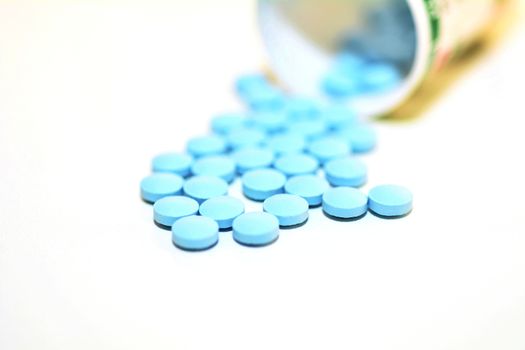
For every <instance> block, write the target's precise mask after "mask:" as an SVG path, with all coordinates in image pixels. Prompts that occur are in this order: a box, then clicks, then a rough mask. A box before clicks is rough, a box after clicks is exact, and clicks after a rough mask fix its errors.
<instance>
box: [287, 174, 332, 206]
mask: <svg viewBox="0 0 525 350" xmlns="http://www.w3.org/2000/svg"><path fill="white" fill-rule="evenodd" d="M329 187H330V186H329V185H328V182H327V181H326V180H325V179H323V178H320V177H319V176H316V175H300V176H294V177H292V178H290V179H288V181H286V184H285V185H284V191H285V192H286V193H289V194H295V195H297V196H300V197H302V198H304V199H305V200H306V201H307V202H308V204H309V205H310V206H311V207H316V206H319V205H321V203H322V201H323V194H324V193H325V192H326V191H327V190H328V188H329Z"/></svg>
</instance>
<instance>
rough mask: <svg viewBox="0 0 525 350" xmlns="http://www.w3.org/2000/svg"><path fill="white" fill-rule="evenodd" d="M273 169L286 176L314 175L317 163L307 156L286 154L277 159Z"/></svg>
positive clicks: (317, 166)
mask: <svg viewBox="0 0 525 350" xmlns="http://www.w3.org/2000/svg"><path fill="white" fill-rule="evenodd" d="M274 167H275V169H277V170H279V171H281V172H282V173H283V174H285V175H286V176H296V175H305V174H313V173H315V172H316V171H317V169H319V162H318V161H317V159H315V158H314V157H312V156H309V155H307V154H300V153H298V154H286V155H283V156H281V157H279V158H277V160H276V161H275V163H274Z"/></svg>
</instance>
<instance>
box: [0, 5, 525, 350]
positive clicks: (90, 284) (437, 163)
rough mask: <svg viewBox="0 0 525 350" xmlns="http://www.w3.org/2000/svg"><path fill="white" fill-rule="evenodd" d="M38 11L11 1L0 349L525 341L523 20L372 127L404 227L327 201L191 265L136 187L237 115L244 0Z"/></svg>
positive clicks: (1, 36) (252, 54)
mask: <svg viewBox="0 0 525 350" xmlns="http://www.w3.org/2000/svg"><path fill="white" fill-rule="evenodd" d="M37 3H38V2H37V1H34V2H30V3H27V2H1V3H0V166H1V169H2V171H1V175H0V348H2V349H9V350H10V349H36V348H38V349H145V348H149V349H210V348H213V349H215V348H217V349H218V348H229V349H273V348H286V349H303V348H306V347H310V348H317V349H321V348H323V349H337V348H341V349H350V348H353V349H360V350H364V349H381V350H385V349H403V350H409V349H418V350H420V349H425V350H431V349H462V350H464V349H476V350H483V349H491V350H492V349H505V350H511V349H516V350H518V349H520V350H522V349H524V348H525V331H524V330H525V277H524V276H525V254H524V252H525V237H524V233H525V220H524V209H525V205H524V202H525V190H524V185H523V181H524V179H525V171H524V166H523V159H524V158H523V150H524V149H525V137H523V130H524V128H523V127H524V123H523V118H524V114H523V113H524V112H523V111H524V107H523V103H524V101H523V81H524V80H525V70H524V69H523V62H525V36H524V35H523V34H524V33H525V28H524V26H523V25H521V27H520V28H518V29H517V30H516V31H515V32H514V33H513V34H511V35H510V36H509V37H508V38H507V40H506V41H505V42H503V43H502V45H501V47H500V48H499V49H497V50H495V51H493V52H492V53H491V54H490V55H489V56H487V57H486V58H484V59H483V60H482V62H480V64H479V65H477V66H476V67H475V68H474V69H473V70H472V71H471V72H470V73H469V74H467V75H465V77H463V78H462V79H460V80H459V81H458V82H457V83H456V84H455V85H454V86H452V88H451V89H449V90H448V91H447V93H446V94H445V95H444V96H443V97H442V98H441V99H440V100H439V101H437V102H436V103H435V104H434V105H433V106H432V108H431V109H430V110H429V111H428V112H427V113H426V114H425V115H423V116H421V118H419V119H417V120H416V121H414V122H411V123H405V124H398V125H395V124H394V125H392V124H383V125H378V131H379V136H380V142H381V144H380V147H379V149H378V151H377V152H376V153H375V154H373V155H371V156H369V157H366V161H367V163H368V165H369V167H370V175H371V176H370V182H369V183H370V185H373V184H379V183H382V182H394V183H400V184H405V185H407V186H408V187H410V188H411V189H412V190H413V192H414V195H415V209H414V211H413V213H412V214H411V215H410V216H409V217H407V218H405V219H403V220H396V221H385V220H381V219H378V218H376V217H374V216H371V215H368V216H366V217H365V218H364V219H362V220H360V221H357V222H353V223H341V222H335V221H331V220H328V219H327V218H325V217H323V216H322V214H321V213H320V211H319V210H315V211H313V212H312V215H311V218H310V220H309V222H308V224H307V225H306V226H304V227H302V228H300V229H297V230H292V231H283V232H282V235H281V238H280V239H279V241H278V242H276V244H274V245H272V246H270V247H267V248H265V249H249V248H246V247H242V246H239V245H237V244H236V243H234V242H233V241H232V239H231V236H230V234H229V233H222V234H221V241H220V243H219V244H218V246H217V247H215V248H214V249H213V250H211V251H209V252H205V253H200V254H190V253H185V252H182V251H180V250H178V249H176V248H174V247H173V246H172V244H171V242H170V235H169V233H168V232H166V231H162V230H160V229H158V228H157V227H156V226H154V225H153V223H152V221H151V216H152V212H151V207H150V206H148V205H146V204H144V203H142V202H141V201H140V199H139V197H138V183H139V181H140V179H141V177H142V176H144V175H146V174H147V173H148V167H149V161H150V158H151V157H152V156H153V155H155V154H156V153H159V152H162V151H165V150H177V149H181V148H182V147H183V146H184V142H185V140H186V139H187V138H188V137H189V136H190V135H196V134H199V133H204V132H206V129H207V121H208V119H209V118H210V116H211V115H212V114H213V113H215V112H219V111H223V110H228V109H235V108H237V105H236V103H235V99H234V97H233V95H232V94H231V92H230V90H229V89H230V86H231V81H232V78H233V77H235V76H236V74H238V73H240V72H242V71H245V70H250V69H255V68H257V67H259V66H260V64H261V62H264V57H263V52H262V49H261V46H260V42H259V41H258V37H257V32H256V28H255V24H254V22H253V19H254V18H255V16H254V13H253V12H252V10H253V8H254V7H253V5H254V4H253V3H250V2H247V1H241V0H228V1H221V2H218V1H212V0H208V1H205V0H199V1H185V2H182V1H173V2H162V1H158V2H154V3H151V2H150V3H148V4H146V2H144V3H143V4H140V3H138V2H135V3H133V4H132V3H131V2H126V3H123V2H116V1H115V2H112V3H107V2H91V3H88V2H80V1H79V2H63V3H60V2H54V3H51V2H47V3H46V4H45V5H44V4H40V5H39V4H37ZM522 22H523V21H522ZM252 207H256V205H255V206H254V205H252Z"/></svg>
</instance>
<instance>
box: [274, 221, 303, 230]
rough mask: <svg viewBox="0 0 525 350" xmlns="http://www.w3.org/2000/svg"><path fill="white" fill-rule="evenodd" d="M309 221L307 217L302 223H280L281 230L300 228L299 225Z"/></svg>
mask: <svg viewBox="0 0 525 350" xmlns="http://www.w3.org/2000/svg"><path fill="white" fill-rule="evenodd" d="M307 222H308V219H306V220H305V221H303V222H300V223H298V224H295V225H290V226H281V225H279V228H280V229H281V230H293V229H295V228H299V227H301V226H304V225H306V223H307Z"/></svg>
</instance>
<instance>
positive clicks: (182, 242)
mask: <svg viewBox="0 0 525 350" xmlns="http://www.w3.org/2000/svg"><path fill="white" fill-rule="evenodd" d="M171 232H172V241H173V244H175V246H177V247H178V248H180V249H183V250H189V251H199V250H206V249H209V248H211V247H213V246H214V245H215V244H217V242H218V241H219V225H218V224H217V223H216V222H215V220H213V219H210V218H209V217H206V216H196V215H193V216H186V217H184V218H181V219H179V220H177V221H175V223H174V224H173V226H172V227H171Z"/></svg>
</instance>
